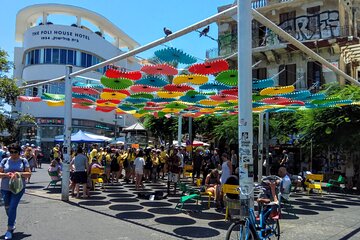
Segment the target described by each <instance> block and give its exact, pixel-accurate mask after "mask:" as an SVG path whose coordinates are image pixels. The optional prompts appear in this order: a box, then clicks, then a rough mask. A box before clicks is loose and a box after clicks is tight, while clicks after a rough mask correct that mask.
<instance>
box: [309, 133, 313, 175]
mask: <svg viewBox="0 0 360 240" xmlns="http://www.w3.org/2000/svg"><path fill="white" fill-rule="evenodd" d="M312 166H313V140H312V139H311V140H310V166H309V167H310V172H312Z"/></svg>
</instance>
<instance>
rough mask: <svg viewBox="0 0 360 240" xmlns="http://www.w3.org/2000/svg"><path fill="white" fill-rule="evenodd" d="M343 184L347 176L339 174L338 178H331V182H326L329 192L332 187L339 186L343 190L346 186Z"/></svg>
mask: <svg viewBox="0 0 360 240" xmlns="http://www.w3.org/2000/svg"><path fill="white" fill-rule="evenodd" d="M341 184H345V178H344V177H343V176H341V175H339V177H338V179H337V180H335V179H330V180H329V182H328V183H327V184H326V187H328V188H329V192H330V190H331V189H332V188H338V189H340V190H341V191H342V192H343V191H344V188H342V187H341Z"/></svg>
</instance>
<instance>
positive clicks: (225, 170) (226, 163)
mask: <svg viewBox="0 0 360 240" xmlns="http://www.w3.org/2000/svg"><path fill="white" fill-rule="evenodd" d="M221 159H222V161H223V163H222V165H221V178H220V182H221V185H223V184H225V183H226V180H227V179H228V178H229V177H230V175H231V173H232V166H231V162H230V160H229V158H228V155H227V153H223V154H222V155H221Z"/></svg>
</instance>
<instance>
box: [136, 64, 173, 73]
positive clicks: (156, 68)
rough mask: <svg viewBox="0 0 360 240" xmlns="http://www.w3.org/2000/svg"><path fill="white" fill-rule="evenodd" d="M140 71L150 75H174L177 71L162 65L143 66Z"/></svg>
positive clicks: (169, 66) (167, 65)
mask: <svg viewBox="0 0 360 240" xmlns="http://www.w3.org/2000/svg"><path fill="white" fill-rule="evenodd" d="M141 71H142V72H144V73H146V74H150V75H176V74H178V70H177V69H176V68H174V67H173V66H171V65H169V64H166V63H162V64H156V65H145V66H143V67H142V68H141Z"/></svg>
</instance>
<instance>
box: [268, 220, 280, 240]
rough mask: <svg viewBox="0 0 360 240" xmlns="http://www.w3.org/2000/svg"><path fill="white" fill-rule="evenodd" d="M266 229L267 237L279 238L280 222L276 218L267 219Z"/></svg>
mask: <svg viewBox="0 0 360 240" xmlns="http://www.w3.org/2000/svg"><path fill="white" fill-rule="evenodd" d="M266 229H268V233H267V234H266V235H267V239H277V240H279V239H280V222H279V220H278V219H276V220H274V219H268V220H267V221H266Z"/></svg>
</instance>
